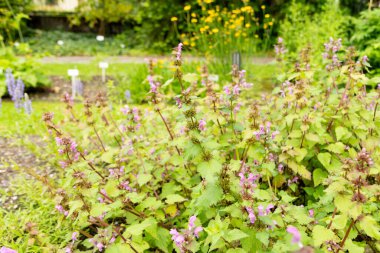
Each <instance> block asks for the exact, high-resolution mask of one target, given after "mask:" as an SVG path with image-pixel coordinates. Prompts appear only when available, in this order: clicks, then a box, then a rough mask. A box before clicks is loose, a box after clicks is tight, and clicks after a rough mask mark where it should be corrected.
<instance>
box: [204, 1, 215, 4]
mask: <svg viewBox="0 0 380 253" xmlns="http://www.w3.org/2000/svg"><path fill="white" fill-rule="evenodd" d="M212 2H214V0H205V3H206V4H210V3H212Z"/></svg>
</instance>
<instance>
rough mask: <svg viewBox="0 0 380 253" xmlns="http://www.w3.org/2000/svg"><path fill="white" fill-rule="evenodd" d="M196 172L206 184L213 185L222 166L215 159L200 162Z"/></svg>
mask: <svg viewBox="0 0 380 253" xmlns="http://www.w3.org/2000/svg"><path fill="white" fill-rule="evenodd" d="M197 170H198V172H199V174H201V176H202V177H203V178H205V179H206V180H207V181H208V183H214V182H216V181H217V179H218V174H219V173H220V171H221V170H222V164H221V163H220V162H219V161H217V160H216V159H212V160H210V161H208V162H202V163H200V164H199V165H198V167H197Z"/></svg>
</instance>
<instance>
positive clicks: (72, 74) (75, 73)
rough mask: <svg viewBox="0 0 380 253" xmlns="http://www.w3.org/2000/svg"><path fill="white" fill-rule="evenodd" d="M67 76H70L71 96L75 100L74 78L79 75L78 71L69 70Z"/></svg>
mask: <svg viewBox="0 0 380 253" xmlns="http://www.w3.org/2000/svg"><path fill="white" fill-rule="evenodd" d="M67 74H68V75H69V76H71V96H72V98H73V99H74V98H75V92H76V87H75V86H76V77H77V76H78V75H79V70H77V69H69V70H68V71H67Z"/></svg>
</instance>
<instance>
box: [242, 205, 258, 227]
mask: <svg viewBox="0 0 380 253" xmlns="http://www.w3.org/2000/svg"><path fill="white" fill-rule="evenodd" d="M245 210H247V212H248V218H249V221H250V223H251V224H254V223H255V222H256V215H255V213H254V212H253V210H252V208H251V207H246V208H245Z"/></svg>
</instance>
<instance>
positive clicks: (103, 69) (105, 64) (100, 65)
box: [99, 62, 108, 83]
mask: <svg viewBox="0 0 380 253" xmlns="http://www.w3.org/2000/svg"><path fill="white" fill-rule="evenodd" d="M99 68H101V69H102V82H103V83H105V82H106V69H107V68H108V62H99Z"/></svg>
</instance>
